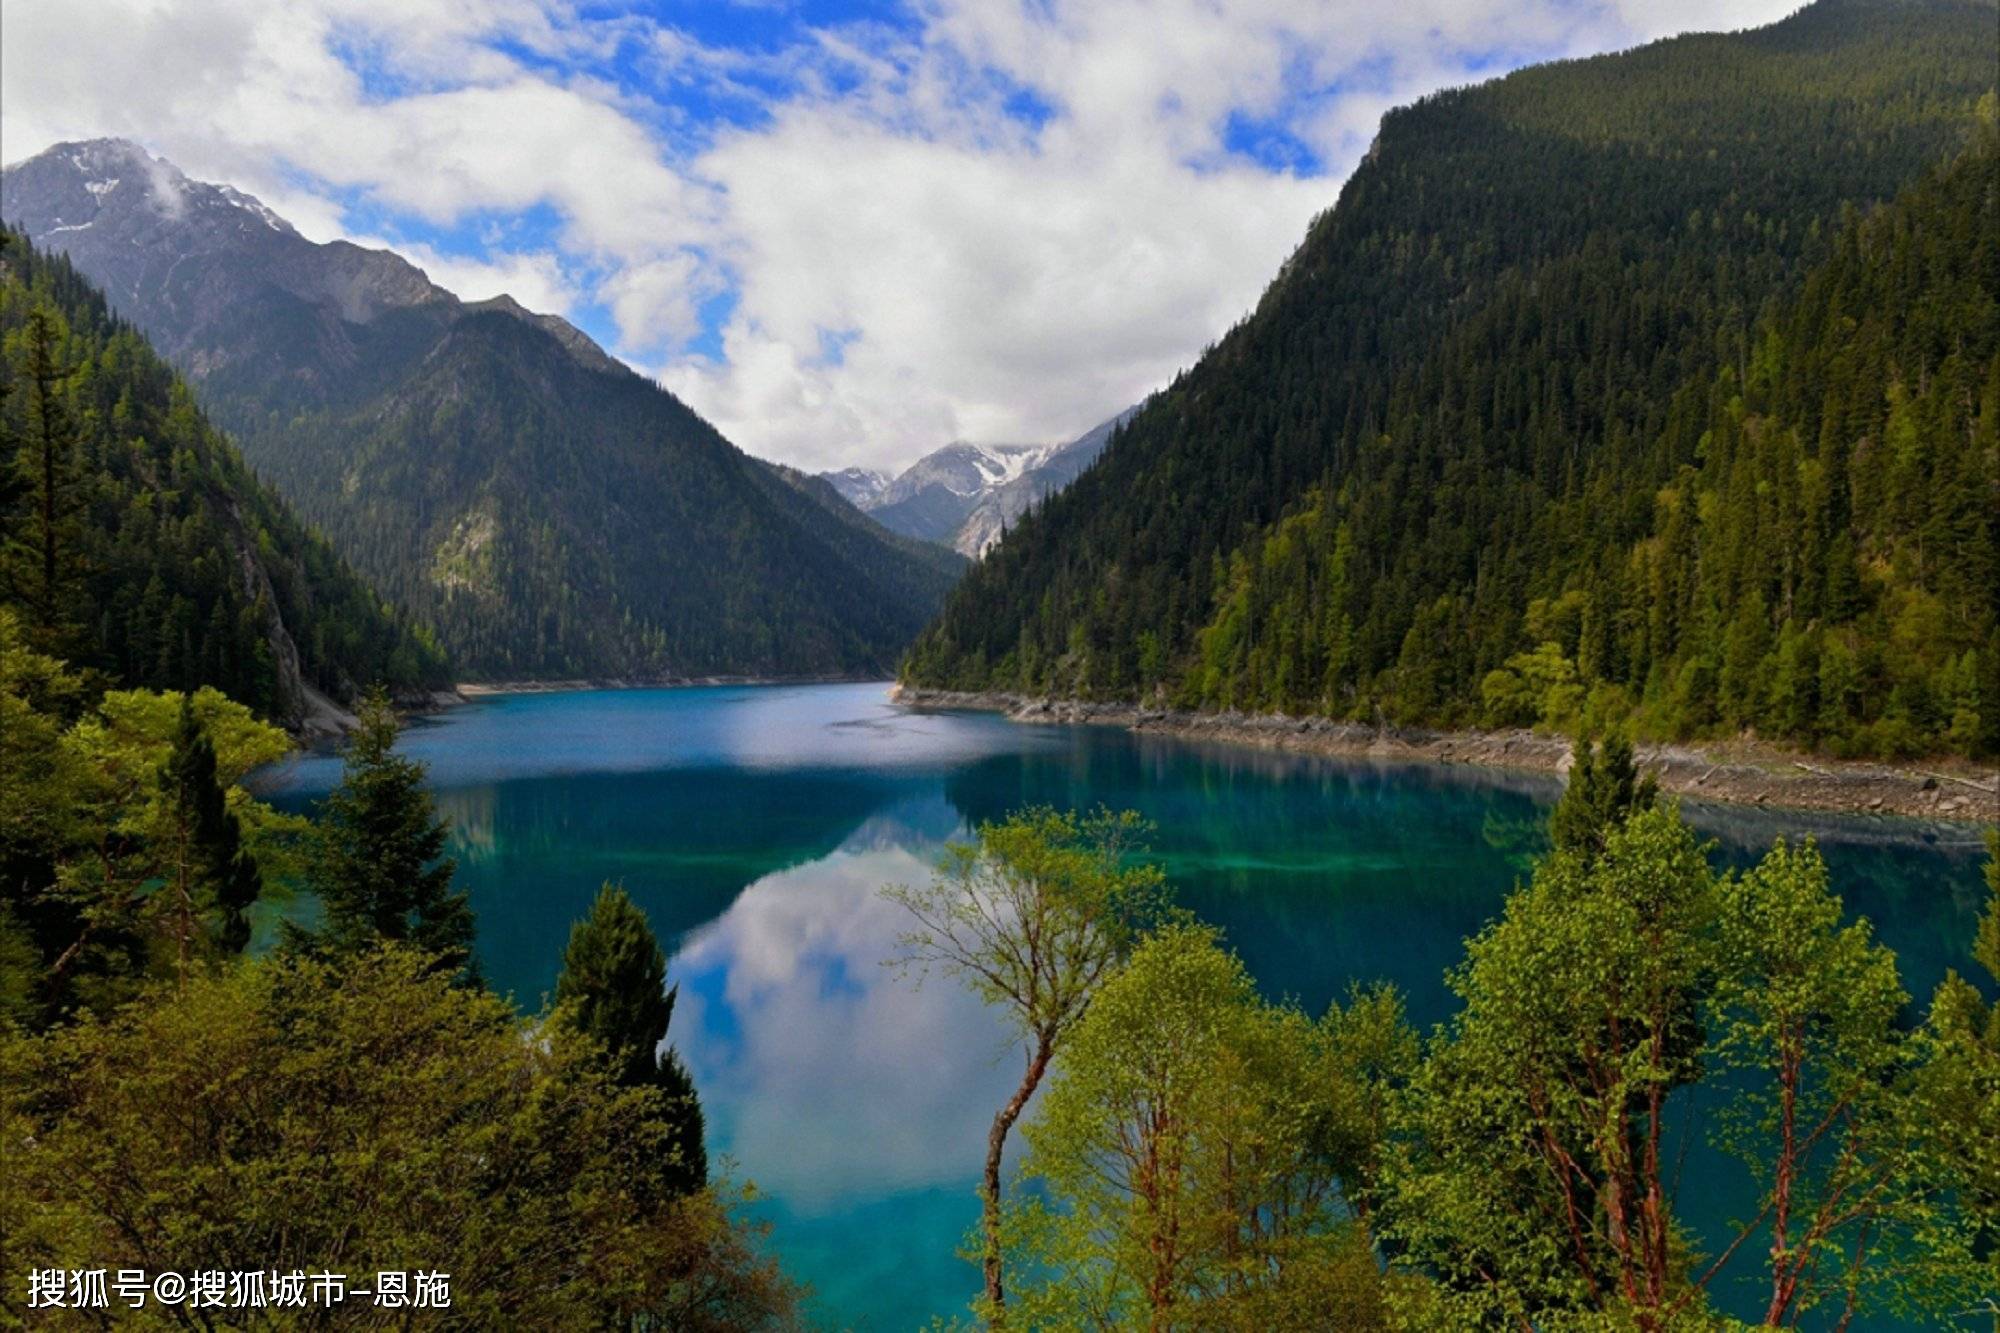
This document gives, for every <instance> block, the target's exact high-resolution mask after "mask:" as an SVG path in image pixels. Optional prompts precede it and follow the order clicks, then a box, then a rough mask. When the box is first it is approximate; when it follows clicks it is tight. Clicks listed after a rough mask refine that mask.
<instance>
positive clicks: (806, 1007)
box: [265, 685, 1981, 1329]
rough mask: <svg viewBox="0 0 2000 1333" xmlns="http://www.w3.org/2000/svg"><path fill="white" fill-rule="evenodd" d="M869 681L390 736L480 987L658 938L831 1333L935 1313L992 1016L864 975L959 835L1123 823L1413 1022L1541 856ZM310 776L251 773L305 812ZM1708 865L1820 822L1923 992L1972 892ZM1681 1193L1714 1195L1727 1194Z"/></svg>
mask: <svg viewBox="0 0 2000 1333" xmlns="http://www.w3.org/2000/svg"><path fill="white" fill-rule="evenodd" d="M886 695H887V689H886V687H885V686H880V685H861V686H856V685H833V686H799V687H778V686H773V687H760V688H712V689H687V690H641V691H622V692H593V693H577V694H550V695H520V696H513V697H508V698H502V699H497V700H493V701H489V702H484V703H480V704H476V705H473V706H470V707H467V708H463V709H459V710H456V711H454V712H452V713H450V714H448V715H446V716H444V717H443V718H441V719H438V720H437V721H435V722H430V723H426V724H423V725H420V726H418V727H415V728H413V729H412V730H411V732H410V733H409V734H408V736H407V739H406V742H405V743H406V746H407V748H408V749H409V751H410V752H411V753H413V754H414V755H415V756H417V757H418V758H421V759H423V760H425V761H426V762H427V763H429V765H430V766H431V777H432V780H433V783H434V785H435V787H436V789H437V792H438V800H439V804H440V806H441V808H442V809H443V811H444V812H445V813H446V814H447V815H449V816H450V818H451V820H452V822H453V826H454V845H453V853H452V854H453V855H454V856H456V857H457V858H458V861H459V874H460V878H461V882H463V883H465V884H467V885H469V886H470V887H471V889H472V894H473V903H474V906H475V907H476V908H477V909H478V913H479V951H480V958H481V962H482V964H483V965H484V967H485V970H486V975H487V976H488V978H489V979H490V980H491V981H492V983H493V984H494V985H495V986H496V987H498V988H500V989H503V990H509V991H512V992H513V994H514V996H515V998H516V999H517V1001H519V1002H520V1003H521V1004H522V1005H524V1006H526V1007H534V1006H536V1005H538V1004H539V1003H540V1000H541V998H542V996H543V995H544V994H545V993H546V992H547V990H548V989H549V988H550V986H551V985H552V984H553V982H554V978H555V971H556V966H557V961H558V956H559V954H560V952H561V949H562V946H563V943H564V941H565V939H566V938H567V935H568V931H569V926H570V923H571V922H572V921H573V920H575V919H576V918H577V917H578V916H580V915H581V914H582V913H583V912H584V911H585V910H587V908H588V906H589V903H590V900H591V898H592V897H593V896H594V895H595V893H596V891H597V887H598V885H599V884H600V883H602V882H603V881H605V880H618V881H622V882H623V883H624V885H625V886H626V888H627V889H629V890H630V891H631V892H632V894H633V896H634V897H635V898H636V899H637V900H638V901H639V902H640V903H641V904H642V905H643V906H644V907H645V908H646V910H647V911H648V912H649V913H650V914H651V916H652V919H653V923H654V927H655V929H656V930H658V931H659V933H660V935H661V938H662V940H663V941H664V942H665V943H666V944H667V946H668V948H669V949H670V950H671V951H673V953H674V958H673V961H672V964H671V967H670V976H671V978H672V979H674V980H676V981H678V982H679V983H680V986H681V999H680V1004H679V1008H678V1010H677V1012H676V1014H675V1018H674V1027H673V1033H672V1037H673V1040H674V1042H675V1043H676V1044H677V1045H678V1046H679V1047H680V1049H681V1051H682V1052H683V1054H684V1055H685V1057H686V1058H687V1061H688V1064H689V1066H690V1067H691V1068H692V1069H693V1071H694V1074H695V1077H696V1079H697V1081H698V1083H699V1085H700V1087H701V1092H702V1097H703V1100H704V1103H705V1105H706V1107H707V1110H708V1115H709V1125H710V1134H711V1152H712V1153H713V1152H714V1151H715V1150H717V1149H719V1150H720V1151H721V1152H722V1153H725V1154H727V1155H728V1156H729V1157H731V1158H732V1159H733V1161H734V1164H735V1169H736V1171H737V1172H738V1173H739V1174H741V1175H743V1176H747V1177H748V1178H750V1179H752V1180H754V1181H755V1182H756V1184H757V1186H758V1189H759V1191H760V1193H762V1195H763V1196H764V1200H765V1202H764V1203H763V1204H762V1205H761V1206H762V1208H763V1209H764V1211H765V1215H766V1216H768V1217H769V1218H770V1219H771V1221H772V1222H773V1225H774V1230H773V1234H772V1242H773V1244H774V1245H775V1246H776V1247H777V1249H778V1251H779V1253H780V1255H781V1257H782V1258H783V1259H784V1261H785V1263H786V1265H787V1267H788V1268H789V1269H790V1271H791V1272H792V1273H793V1274H794V1275H795V1276H797V1277H800V1278H803V1279H805V1280H807V1281H809V1282H810V1283H812V1285H813V1287H814V1290H815V1293H816V1310H817V1313H819V1314H820V1315H821V1316H823V1317H825V1318H827V1319H828V1320H830V1321H831V1322H833V1323H835V1324H836V1325H844V1326H853V1327H861V1328H880V1329H903V1328H910V1327H913V1326H916V1325H918V1324H921V1323H923V1322H925V1321H926V1320H928V1319H929V1317H930V1316H932V1315H935V1314H951V1313H954V1312H957V1311H959V1310H962V1309H963V1307H964V1304H965V1302H966V1300H967V1299H968V1297H969V1296H970V1295H971V1294H972V1292H973V1290H974V1289H975V1288H976V1287H977V1285H978V1284H977V1274H976V1272H975V1270H974V1269H973V1268H972V1267H971V1266H970V1265H968V1264H965V1263H963V1262H962V1261H960V1260H959V1259H957V1258H956V1257H955V1255H954V1251H955V1249H956V1247H957V1245H958V1243H959V1241H960V1240H961V1239H962V1237H963V1235H964V1233H965V1231H966V1229H967V1228H968V1227H970V1226H971V1225H972V1224H973V1223H974V1222H975V1221H976V1219H977V1202H976V1200H975V1198H974V1196H973V1181H974V1178H975V1176H976V1173H977V1169H978V1164H979V1159H980V1154H981V1151H982V1146H983V1143H984V1139H985V1132H986V1126H987V1123H988V1121H989V1120H990V1118H991V1116H992V1113H993V1110H994V1108H995V1107H996V1106H997V1105H999V1103H1000V1102H1001V1101H1003V1100H1004V1099H1005V1096H1006V1093H1007V1092H1008V1091H1009V1090H1010V1089H1011V1084H1012V1082H1013V1080H1014V1078H1015V1077H1016V1076H1017V1068H1016V1063H1015V1062H1016V1061H1017V1060H1018V1058H1019V1057H1018V1056H1017V1055H1016V1054H1015V1053H1014V1052H1012V1051H1010V1050H1008V1049H1007V1048H1006V1047H1005V1046H1004V1045H1003V1043H1002V1039H1001V1033H1000V1030H999V1028H998V1026H997V1024H996V1023H995V1022H994V1020H993V1017H992V1016H991V1015H989V1014H987V1013H985V1012H983V1011H982V1010H981V1009H980V1008H979V1007H978V1006H977V1005H976V1004H975V1003H973V1002H971V1001H970V1000H968V999H967V998H966V997H965V996H963V995H962V994H960V993H959V992H958V991H956V990H955V989H954V988H953V987H952V986H951V985H950V984H949V983H946V982H933V983H931V984H929V985H927V986H925V987H923V988H922V989H921V990H919V989H917V988H915V987H913V986H912V985H910V984H909V983H906V982H902V981H899V980H897V979H896V978H895V976H894V975H893V974H891V973H890V972H889V971H888V970H887V969H885V968H883V967H882V966H881V965H880V964H881V960H882V959H883V958H885V957H887V956H889V955H890V954H891V953H892V952H893V951H894V939H895V935H896V932H897V930H898V929H899V928H900V925H901V923H900V921H899V919H898V914H897V909H894V908H892V907H890V906H889V905H887V904H885V903H883V902H882V901H881V900H880V898H879V897H878V895H877V893H876V890H877V889H878V887H879V886H881V885H882V884H884V883H890V882H896V881H911V880H916V879H920V878H922V877H923V876H925V875H926V874H927V871H928V866H929V864H930V862H931V860H932V858H933V857H934V856H935V854H936V852H937V849H938V847H939V846H940V845H941V844H942V843H943V842H944V841H945V840H946V839H948V838H950V837H952V836H953V835H954V834H956V833H959V832H961V831H962V830H963V829H964V828H965V827H966V826H967V825H968V824H969V823H971V822H976V821H978V820H982V819H988V818H993V817H997V816H999V815H1001V814H1003V813H1004V812H1006V811H1007V810H1009V809H1012V808H1014V807H1016V806H1019V805H1023V804H1029V803H1047V804H1052V805H1057V806H1076V807H1087V806H1095V805H1098V804H1104V805H1108V806H1111V807H1113V808H1119V809H1122V808H1127V807H1130V808H1135V809H1138V810H1140V811H1142V812H1143V813H1144V814H1145V815H1147V816H1148V817H1149V818H1150V819H1152V820H1153V821H1155V823H1156V824H1157V826H1158V833H1157V835H1156V837H1155V840H1154V841H1155V848H1156V851H1157V853H1158V854H1159V856H1160V859H1161V860H1162V861H1163V862H1164V864H1165V866H1166V869H1167V871H1168V874H1169V877H1170V878H1171V880H1172V881H1173V883H1174V884H1175V886H1176V888H1177V890H1178V893H1179V897H1180V900H1181V901H1182V902H1183V903H1185V904H1186V905H1188V906H1190V907H1192V908H1193V909H1194V910H1195V911H1196V912H1198V913H1199V914H1200V915H1202V916H1203V917H1205V918H1206V919H1208V920H1209V921H1212V922H1214V923H1216V924H1217V925H1220V926H1221V927H1223V928H1224V929H1225V930H1226V931H1227V934H1228V938H1229V941H1230V942H1231V943H1232V944H1233V945H1234V946H1235V948H1236V949H1237V950H1238V951H1239V952H1240V953H1241V954H1242V955H1243V957H1244V960H1245V961H1246V962H1247V963H1248V964H1249V966H1250V968H1251V970H1252V971H1253V972H1254V973H1255V975H1256V976H1257V978H1258V980H1259V982H1260V983H1261V984H1262V985H1263V986H1264V987H1265V989H1266V990H1267V991H1268V992H1270V993H1271V994H1273V995H1292V996H1295V997H1297V998H1298V999H1299V1000H1300V1001H1302V1002H1303V1003H1304V1004H1306V1005H1307V1006H1308V1007H1309V1008H1318V1007H1321V1006H1323V1005H1324V1004H1325V1003H1326V1001H1327V1000H1328V999H1330V998H1332V997H1334V996H1336V995H1339V994H1341V993H1344V992H1345V991H1346V989H1347V987H1348V986H1349V985H1350V984H1351V983H1352V982H1354V981H1357V980H1377V979H1380V980H1388V981H1392V982H1394V983H1395V984H1397V985H1398V986H1400V987H1401V988H1402V989H1403V991H1404V993H1405V995H1406V996H1407V997H1408V1001H1409V1007H1410V1011H1411V1014H1412V1016H1413V1017H1414V1018H1415V1019H1416V1020H1417V1021H1418V1022H1420V1023H1422V1024H1424V1025H1426V1026H1428V1025H1430V1024H1432V1023H1434V1022H1436V1021H1438V1020H1439V1019H1441V1018H1443V1017H1445V1016H1446V1015H1447V1014H1448V1013H1449V1011H1450V996H1449V993H1448V992H1447V991H1446V990H1445V988H1444V984H1443V974H1444V971H1445V969H1446V968H1447V967H1449V966H1450V965H1451V964H1453V963H1454V962H1456V961H1457V960H1458V958H1459V955H1460V946H1461V942H1462V941H1463V939H1464V938H1465V936H1467V935H1469V934H1471V933H1473V932H1474V931H1476V930H1477V929H1478V928H1479V927H1480V926H1481V925H1482V924H1483V923H1484V922H1485V921H1486V920H1488V919H1489V918H1490V917H1491V916H1492V915H1493V914H1494V913H1495V912H1496V911H1497V910H1498V908H1499V906H1500V903H1501V900H1502V898H1503V897H1504V896H1505V894H1506V892H1507V890H1508V889H1509V887H1511V886H1512V884H1513V883H1514V882H1515V881H1516V880H1517V878H1519V877H1520V876H1522V875H1523V874H1524V873H1525V870H1526V867H1527V864H1528V860H1529V858H1530V857H1532V856H1533V855H1534V854H1535V853H1536V852H1537V851H1538V850H1539V848H1540V846H1541V834H1540V823H1541V820H1542V818H1543V815H1544V813H1545V811H1546V808H1547V805H1548V803H1549V802H1550V801H1552V800H1553V799H1554V796H1555V793H1556V791H1557V786H1556V784H1555V782H1554V781H1553V780H1543V779H1537V778H1533V777H1524V776H1514V775H1501V774H1494V773H1486V772H1480V771H1477V770H1471V769H1456V768H1432V767H1420V766H1387V765H1376V764H1371V763H1366V762H1336V761H1330V760H1317V759H1309V758H1303V757H1291V756H1279V755H1271V754H1266V753H1263V752H1261V751H1248V750H1236V749H1229V748H1226V747H1208V746H1200V745H1192V744H1188V743H1184V742H1174V741H1163V740H1147V739H1143V738H1138V737H1134V736H1131V735H1129V734H1128V733H1125V732H1123V731H1117V730H1112V729H1108V728H1044V727H1027V726H1017V725H1013V724H1010V723H1007V722H1005V721H1003V720H1001V719H999V718H997V717H992V716H988V715H982V714H931V715H913V714H909V713H906V712H903V711H901V710H898V709H896V708H894V707H892V706H890V705H889V704H888V703H887V702H886ZM337 777H338V765H337V762H336V761H334V760H332V759H330V758H327V757H324V756H313V757H307V758H302V759H300V760H297V761H294V762H293V763H291V764H289V765H287V766H285V767H284V768H282V769H279V770H277V771H275V772H273V773H271V774H268V775H267V776H266V781H265V789H266V791H267V793H268V794H269V795H270V796H271V797H272V799H274V800H276V801H277V802H278V803H280V804H281V805H285V806H287V807H289V808H294V809H303V808H306V807H309V806H310V805H311V803H312V802H313V801H314V800H315V799H316V798H317V797H318V796H319V795H320V794H322V793H324V792H325V790H326V789H327V788H328V787H329V786H330V785H331V784H332V783H333V782H334V781H335V780H336V779H337ZM1688 813H1689V815H1690V817H1691V818H1692V819H1693V820H1694V822H1695V823H1696V824H1697V825H1698V826H1699V827H1701V828H1702V829H1703V830H1704V831H1705V832H1707V833H1708V834H1710V835H1712V836H1714V837H1715V838H1717V839H1718V840H1719V841H1720V843H1721V846H1720V848H1719V850H1718V856H1719V857H1721V858H1723V859H1725V860H1729V861H1733V862H1738V863H1740V862H1743V861H1747V860H1750V859H1754V856H1755V855H1756V853H1757V851H1758V850H1759V849H1761V848H1763V847H1767V846H1768V845H1769V843H1770V841H1771V839H1772V838H1773V837H1775V836H1777V835H1779V834H1781V833H1783V834H1787V835H1798V834H1802V833H1806V832H1811V833H1814V834H1816V835H1818V837H1819V838H1820V840H1821V843H1822V846H1823V847H1824V848H1825V851H1826V855H1827V859H1828V861H1829V862H1830V863H1831V864H1832V866H1833V868H1834V871H1835V874H1836V877H1837V880H1838V883H1839V887H1840V889H1841V892H1842V894H1843V895H1844V897H1845V899H1846V902H1847V905H1848V907H1849V909H1850V911H1852V912H1855V913H1859V914H1862V915H1866V916H1867V917H1869V918H1870V919H1871V920H1873V921H1874V922H1875V924H1876V928H1877V930H1878V932H1879V933H1880V935H1881V937H1882V938H1883V939H1884V940H1885V941H1886V942H1887V943H1888V944H1890V945H1891V947H1893V948H1894V949H1895V950H1896V952H1897V954H1898V955H1899V957H1900V958H1901V961H1902V969H1903V983H1904V986H1905V988H1906V989H1908V990H1909V991H1910V992H1911V993H1912V994H1914V995H1917V996H1920V997H1921V996H1925V995H1928V993H1929V991H1930V989H1931V988H1932V987H1933V986H1934V985H1935V984H1936V982H1937V981H1938V979H1939V978H1940V977H1941V976H1942V975H1943V973H1944V970H1945V968H1946V967H1947V966H1953V965H1962V964H1961V960H1962V959H1963V957H1964V956H1965V953H1966V950H1967V949H1968V947H1969V945H1970V941H1971V939H1972V935H1973V931H1974V929H1975V923H1976V920H1977V915H1978V910H1979V905H1980V893H1981V887H1980V880H1979V858H1980V852H1979V847H1978V844H1977V840H1976V838H1975V837H1974V835H1973V834H1972V832H1971V831H1969V830H1966V831H1954V832H1946V833H1944V834H1941V835H1940V834H1938V833H1936V832H1935V831H1926V830H1925V829H1922V828H1920V827H1918V826H1916V825H1911V824H1903V823H1899V822H1895V821H1888V820H1881V819H1851V820H1827V819H1814V818H1811V817H1806V816H1798V817H1785V816H1778V815H1773V814H1767V813H1763V812H1756V813H1746V812H1741V811H1727V810H1722V809H1717V808H1690V810H1689V812H1688ZM1700 1175H1701V1173H1700V1172H1698V1171H1691V1172H1690V1176H1691V1177H1697V1178H1694V1179H1690V1180H1687V1181H1684V1183H1683V1190H1684V1195H1685V1197H1684V1200H1683V1202H1684V1205H1685V1206H1686V1207H1687V1208H1688V1209H1689V1210H1690V1211H1693V1212H1698V1213H1708V1214H1712V1215H1714V1216H1716V1217H1718V1218H1719V1217H1721V1216H1725V1215H1726V1214H1727V1211H1728V1207H1727V1199H1728V1193H1729V1187H1728V1184H1727V1182H1726V1181H1720V1180H1717V1181H1710V1180H1706V1179H1701V1178H1699V1177H1700Z"/></svg>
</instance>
